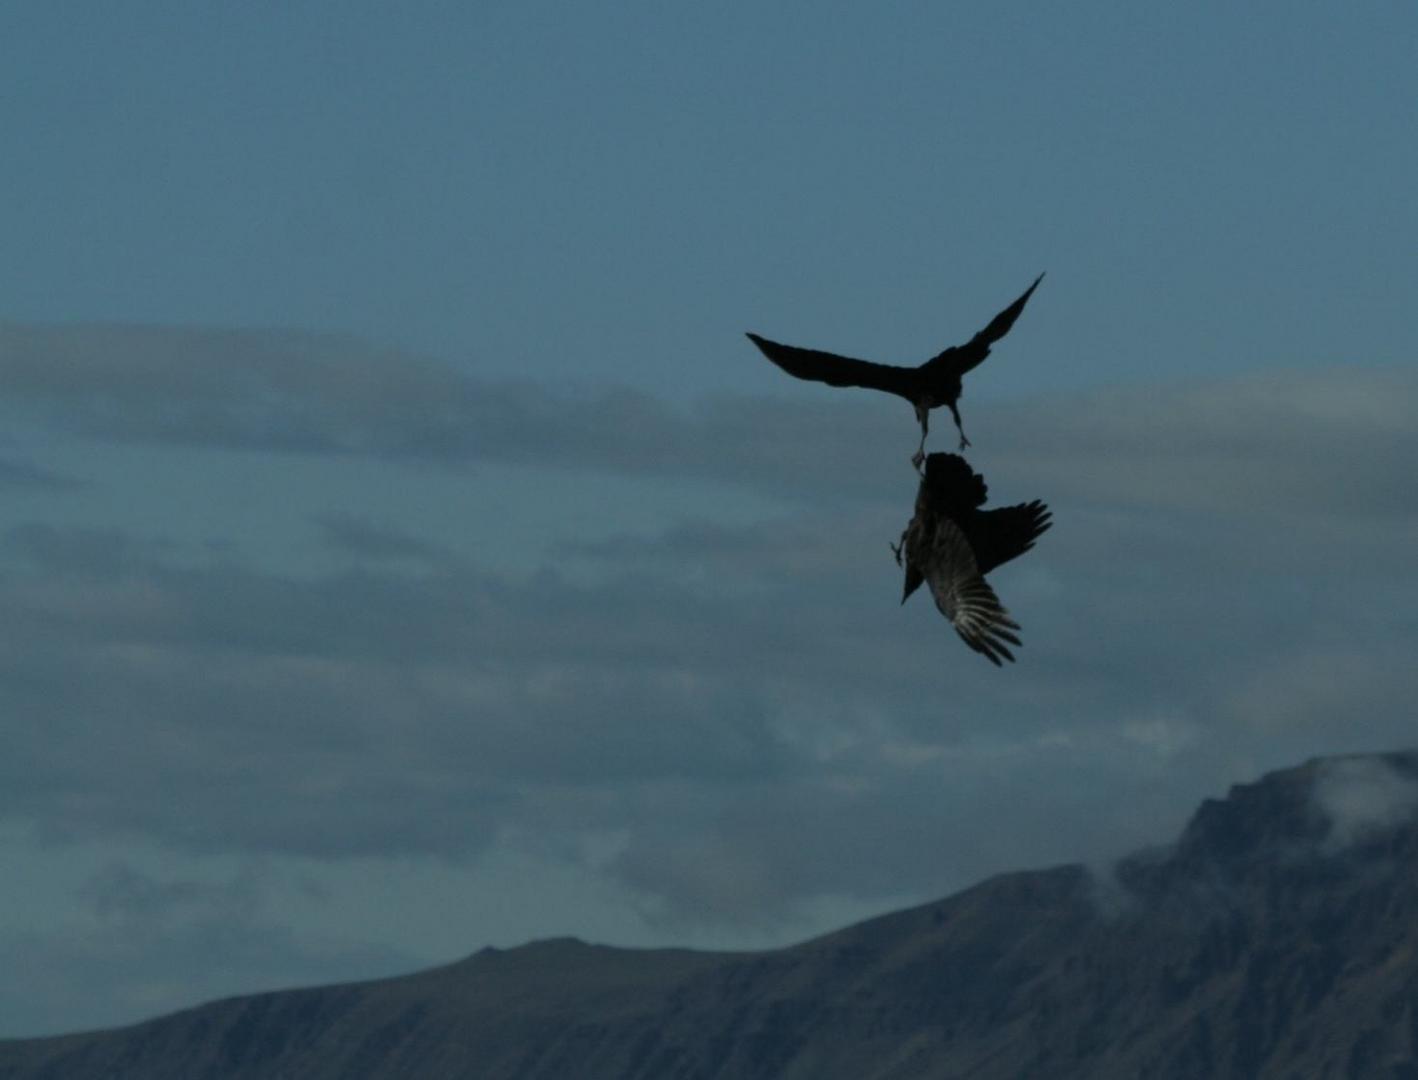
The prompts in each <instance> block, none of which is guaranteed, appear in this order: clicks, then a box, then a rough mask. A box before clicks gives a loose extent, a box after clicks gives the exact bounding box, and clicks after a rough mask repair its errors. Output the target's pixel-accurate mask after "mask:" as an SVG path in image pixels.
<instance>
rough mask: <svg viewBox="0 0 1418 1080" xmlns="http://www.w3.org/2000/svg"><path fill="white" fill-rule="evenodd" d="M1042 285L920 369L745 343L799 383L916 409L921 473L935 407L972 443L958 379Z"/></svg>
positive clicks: (761, 340)
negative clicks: (891, 398) (878, 393)
mask: <svg viewBox="0 0 1418 1080" xmlns="http://www.w3.org/2000/svg"><path fill="white" fill-rule="evenodd" d="M1043 280H1044V275H1043V274H1040V275H1039V276H1038V277H1037V278H1035V279H1034V284H1033V285H1030V286H1029V288H1027V289H1025V290H1024V295H1023V296H1021V297H1020V298H1019V299H1018V300H1016V301H1015V302H1014V303H1012V304H1010V305H1009V307H1007V308H1005V309H1004V310H1003V311H1001V312H1000V313H999V314H998V315H996V316H995V317H994V318H993V319H992V320H990V325H989V326H987V327H985V328H984V329H983V330H981V331H980V332H979V333H978V334H976V335H975V336H974V337H972V338H971V339H970V340H969V341H967V342H966V343H965V344H964V345H952V346H951V347H950V348H948V349H946V350H945V351H944V352H942V353H939V354H937V355H936V356H933V357H931V359H929V360H927V361H926V362H925V363H924V364H922V365H920V366H919V367H913V368H912V367H896V366H894V365H892V364H878V363H874V362H872V361H870V360H853V359H851V358H850V357H847V356H837V355H835V354H834V353H829V352H819V351H818V350H816V349H800V348H798V347H797V346H796V345H782V344H779V343H778V342H776V341H769V340H768V339H767V338H765V337H759V336H758V335H757V334H749V335H748V339H749V340H750V341H752V342H753V343H754V344H755V345H757V346H758V347H759V349H760V350H762V352H763V355H764V356H766V357H768V359H770V360H772V361H773V363H775V364H777V365H778V366H779V367H780V368H782V369H783V370H784V371H786V372H787V373H788V374H789V375H793V376H796V377H797V378H799V379H810V380H812V381H813V382H822V383H826V384H827V385H828V386H864V387H866V388H867V389H869V390H885V391H886V392H887V393H888V394H897V395H899V396H900V397H903V398H905V399H906V400H907V401H909V402H910V403H911V404H912V405H914V406H915V407H916V419H917V421H919V422H920V425H921V445H920V446H919V447H918V448H917V450H916V453H915V456H914V457H912V458H911V462H912V464H914V465H915V466H916V467H917V468H920V466H921V462H922V460H924V458H925V456H926V435H927V434H928V433H929V431H930V412H931V410H932V409H934V408H936V407H937V406H939V405H945V406H946V407H948V408H949V409H950V415H951V416H953V417H954V418H955V427H956V428H957V430H959V432H960V449H962V450H964V449H965V448H966V447H967V446H969V445H970V440H969V439H967V438H966V437H965V428H964V426H963V425H962V424H961V423H960V409H959V408H958V406H957V405H956V402H958V401H959V400H960V391H961V386H960V380H961V378H962V377H963V376H964V374H965V373H966V372H967V371H970V370H972V369H973V368H975V367H976V366H978V365H979V364H980V362H981V361H983V360H984V359H985V357H987V356H989V355H990V346H991V345H993V344H994V343H995V342H996V341H998V340H999V339H1000V338H1002V337H1004V336H1005V334H1007V333H1009V328H1010V327H1011V326H1013V325H1014V320H1015V319H1017V318H1019V313H1020V312H1021V311H1023V310H1024V305H1025V304H1026V303H1028V302H1029V297H1030V296H1032V295H1033V294H1034V290H1035V289H1037V288H1038V287H1039V282H1041V281H1043Z"/></svg>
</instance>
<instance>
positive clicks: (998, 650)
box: [921, 520, 1022, 667]
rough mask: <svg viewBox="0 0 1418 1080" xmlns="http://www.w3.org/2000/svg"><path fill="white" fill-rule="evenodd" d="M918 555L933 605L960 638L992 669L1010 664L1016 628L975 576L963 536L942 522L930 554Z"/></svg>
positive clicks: (982, 580) (1016, 642) (971, 555)
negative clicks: (1003, 663) (933, 601)
mask: <svg viewBox="0 0 1418 1080" xmlns="http://www.w3.org/2000/svg"><path fill="white" fill-rule="evenodd" d="M921 554H922V555H923V556H924V557H923V559H922V561H921V565H922V566H923V569H924V572H925V576H926V581H927V582H928V583H929V584H930V587H931V594H932V595H933V596H934V597H935V606H936V607H937V608H939V609H940V613H941V614H942V615H944V616H945V617H946V618H947V619H949V620H950V625H951V626H953V627H955V632H956V633H957V634H959V635H960V639H961V640H962V641H963V642H965V644H966V645H968V646H970V648H972V649H974V650H975V651H976V652H977V653H980V654H981V655H982V656H984V657H985V659H987V660H989V661H990V663H992V664H994V665H995V666H996V667H1000V666H1001V663H1000V658H1001V657H1003V658H1004V659H1005V660H1009V661H1011V662H1013V660H1014V654H1013V653H1012V652H1010V651H1009V646H1010V645H1015V646H1018V645H1020V644H1022V643H1021V642H1020V640H1019V638H1018V637H1017V636H1016V635H1015V633H1014V631H1016V630H1018V629H1019V624H1018V623H1017V622H1015V621H1014V620H1013V619H1011V618H1010V617H1009V612H1008V611H1006V610H1005V607H1004V605H1003V604H1001V603H1000V599H999V597H998V596H996V595H995V591H994V590H993V589H992V588H990V586H989V583H988V582H987V581H986V580H985V578H984V575H983V574H982V573H981V572H980V568H979V566H978V564H977V563H976V562H975V555H974V553H973V552H972V551H971V550H970V544H969V542H968V541H967V540H966V538H965V534H964V533H963V532H961V531H960V529H959V528H958V527H957V526H956V525H955V523H954V522H951V521H948V520H945V521H942V522H941V523H940V525H939V526H938V527H937V529H936V530H935V535H934V537H933V538H932V543H931V550H930V551H929V552H923V553H921Z"/></svg>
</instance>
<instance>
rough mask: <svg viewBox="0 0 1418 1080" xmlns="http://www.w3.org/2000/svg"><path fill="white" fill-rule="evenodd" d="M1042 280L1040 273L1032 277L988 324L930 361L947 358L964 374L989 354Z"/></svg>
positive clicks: (960, 373) (958, 372)
mask: <svg viewBox="0 0 1418 1080" xmlns="http://www.w3.org/2000/svg"><path fill="white" fill-rule="evenodd" d="M1043 280H1044V275H1043V274H1040V275H1039V276H1038V277H1036V278H1035V279H1034V284H1033V285H1030V286H1029V288H1027V289H1025V290H1024V295H1022V296H1021V297H1020V298H1019V299H1018V300H1016V301H1015V302H1014V303H1012V304H1010V305H1009V307H1007V308H1005V309H1004V310H1003V311H1001V312H1000V313H999V314H998V315H996V316H995V317H994V318H993V319H991V320H990V325H989V326H987V327H985V328H984V329H983V330H981V331H980V332H979V333H978V334H976V335H975V336H974V337H972V338H971V339H970V340H969V341H967V342H966V343H965V344H964V345H956V346H952V347H951V348H949V349H946V350H945V351H944V352H942V353H940V354H938V355H937V356H935V357H933V358H932V360H931V361H930V362H931V363H935V362H936V361H943V360H947V359H948V360H949V362H950V367H951V368H952V369H953V370H954V371H955V373H956V374H957V375H964V374H965V373H966V372H967V371H972V370H973V369H975V368H976V367H978V366H979V365H980V364H981V363H982V362H983V361H984V359H985V357H987V356H989V355H990V346H991V345H993V344H994V343H995V342H996V341H998V340H999V339H1000V338H1002V337H1004V336H1005V334H1007V333H1009V331H1010V328H1011V327H1012V326H1013V325H1014V322H1015V320H1016V319H1018V318H1019V315H1020V313H1021V312H1022V311H1023V310H1024V305H1025V304H1027V303H1029V298H1030V297H1031V296H1033V295H1034V290H1035V289H1037V288H1038V287H1039V282H1041V281H1043Z"/></svg>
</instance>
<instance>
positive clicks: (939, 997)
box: [0, 752, 1418, 1080]
mask: <svg viewBox="0 0 1418 1080" xmlns="http://www.w3.org/2000/svg"><path fill="white" fill-rule="evenodd" d="M1415 808H1418V752H1415V753H1403V754H1388V755H1373V756H1362V757H1347V758H1325V759H1318V760H1314V761H1310V762H1308V763H1306V764H1305V765H1302V766H1300V767H1298V768H1295V769H1289V770H1284V771H1281V772H1276V773H1271V774H1269V775H1267V776H1266V777H1264V778H1262V779H1261V780H1260V781H1258V782H1256V783H1253V784H1247V785H1239V786H1237V787H1234V788H1233V789H1232V790H1231V792H1230V793H1229V794H1228V795H1227V797H1226V798H1225V799H1222V800H1208V801H1207V802H1205V803H1204V804H1203V805H1202V806H1201V808H1200V809H1199V810H1198V811H1197V813H1196V814H1195V815H1194V816H1193V818H1192V820H1191V822H1190V823H1189V824H1188V826H1187V828H1186V829H1185V831H1184V832H1183V834H1182V836H1181V837H1180V839H1179V840H1178V842H1177V843H1176V844H1175V845H1173V846H1171V847H1170V848H1166V849H1159V850H1156V851H1152V852H1146V853H1141V854H1138V855H1136V856H1133V857H1130V858H1128V859H1125V860H1123V861H1122V862H1121V863H1119V864H1118V866H1117V867H1116V868H1115V871H1114V874H1113V876H1112V878H1110V879H1102V878H1100V877H1099V876H1097V875H1095V874H1093V873H1090V872H1089V871H1088V870H1086V869H1084V868H1082V867H1079V866H1063V867H1057V868H1054V869H1050V870H1043V871H1032V872H1024V873H1015V874H1007V875H1003V876H1000V877H996V878H992V879H990V880H988V881H986V882H983V883H982V884H980V885H977V886H975V887H974V888H971V889H968V890H966V891H965V892H962V893H959V894H957V895H955V896H952V897H950V898H948V899H945V900H942V901H939V902H936V903H931V904H925V905H922V906H920V907H916V908H912V909H909V910H906V911H901V912H896V913H893V914H890V915H885V916H882V917H879V918H876V919H871V920H869V921H867V922H863V923H859V924H857V925H855V926H851V927H848V928H846V929H844V930H840V931H837V932H835V933H832V934H828V935H826V936H824V937H820V938H816V939H813V940H811V941H807V942H804V943H802V944H799V945H795V946H792V947H790V948H785V949H778V950H773V951H768V952H754V953H711V952H697V951H691V950H681V949H656V950H632V949H619V948H609V947H605V946H596V945H587V944H585V943H582V942H580V941H577V940H574V939H556V940H550V941H539V942H534V943H532V944H530V945H526V946H523V947H521V948H516V949H510V950H494V949H484V950H482V951H481V952H478V953H476V954H474V955H472V956H470V957H468V958H467V959H465V960H462V961H459V962H457V963H454V964H450V965H448V966H445V967H440V968H435V969H433V970H430V971H424V972H420V973H417V974H414V975H409V976H404V977H401V978H394V979H384V980H379V981H374V982H365V983H353V984H348V985H342V986H331V987H322V988H315V989H307V990H293V991H283V992H279V993H270V994H257V995H253V996H249V997H242V998H234V999H230V1000H226V1001H219V1002H214V1003H212V1004H208V1005H204V1006H201V1007H199V1008H195V1009H189V1010H186V1011H183V1012H180V1013H175V1014H173V1015H170V1016H166V1017H162V1018H159V1019H156V1020H152V1021H149V1022H147V1023H143V1024H138V1025H134V1026H132V1027H126V1028H121V1029H116V1030H113V1031H105V1032H95V1033H88V1034H80V1035H69V1036H62V1037H57V1038H48V1039H27V1040H9V1041H0V1080H39V1078H48V1080H60V1078H62V1080H89V1078H93V1080H97V1078H99V1077H103V1078H105V1080H121V1078H142V1080H167V1078H172V1080H179V1078H180V1080H246V1078H257V1077H260V1078H263V1080H270V1078H275V1077H301V1078H302V1080H320V1078H324V1077H342V1078H377V1080H382V1078H385V1077H415V1076H417V1077H439V1078H458V1077H478V1078H480V1080H486V1078H500V1077H504V1078H518V1080H535V1078H548V1080H550V1078H557V1080H562V1078H587V1080H596V1078H616V1080H635V1078H644V1080H651V1078H654V1080H662V1078H674V1077H679V1078H686V1080H688V1078H695V1080H711V1078H713V1080H730V1078H733V1080H738V1078H760V1077H761V1078H767V1077H783V1078H803V1080H807V1078H813V1080H834V1078H838V1077H840V1078H843V1080H846V1078H851V1080H867V1078H883V1080H885V1078H908V1077H909V1078H914V1077H966V1076H968V1077H980V1078H993V1077H1051V1078H1069V1077H1080V1078H1081V1077H1088V1078H1106V1077H1139V1078H1140V1077H1148V1078H1170V1077H1178V1078H1183V1077H1184V1078H1191V1077H1198V1078H1200V1077H1275V1078H1285V1080H1291V1078H1294V1080H1300V1078H1303V1080H1313V1078H1326V1077H1383V1078H1386V1080H1418V822H1415V819H1414V814H1413V812H1414V810H1415Z"/></svg>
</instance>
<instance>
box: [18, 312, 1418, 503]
mask: <svg viewBox="0 0 1418 1080" xmlns="http://www.w3.org/2000/svg"><path fill="white" fill-rule="evenodd" d="M741 346H742V343H740V342H737V341H736V342H732V343H726V345H725V349H726V351H728V350H734V349H737V350H739V351H745V348H741ZM751 360H752V357H750V356H747V355H745V356H744V358H743V362H745V363H747V362H749V361H751ZM0 382H3V383H4V384H5V385H6V388H7V392H6V401H5V403H4V405H5V407H8V408H10V409H12V410H18V411H22V412H23V414H24V415H25V416H26V417H28V418H30V419H33V418H35V417H41V418H43V419H44V420H45V421H46V422H47V423H49V424H51V425H54V426H57V427H59V428H61V429H63V430H67V431H72V432H75V433H79V434H82V435H84V436H86V437H89V438H94V439H100V440H116V441H123V442H135V443H157V444H177V445H196V446H214V447H227V448H232V449H244V450H274V451H284V452H290V453H307V454H339V455H367V456H376V457H380V458H387V459H392V460H405V461H410V462H426V463H439V464H444V465H449V466H465V465H469V464H473V463H478V462H482V463H501V464H522V465H538V466H546V467H549V468H559V469H591V470H605V471H613V472H622V473H628V474H635V475H647V474H648V475H668V476H676V475H678V476H684V477H686V478H690V479H696V478H697V479H715V480H722V481H725V482H730V483H734V484H740V485H744V486H747V487H752V488H758V489H763V490H767V491H771V492H774V493H777V494H783V493H794V492H796V493H803V494H806V493H809V492H810V493H812V494H814V495H815V496H819V497H820V496H822V495H831V496H832V497H836V498H842V497H851V498H854V499H858V500H860V499H871V498H878V497H880V492H881V491H882V490H883V489H888V490H893V491H894V490H895V489H897V488H899V487H901V486H902V485H903V480H902V477H903V476H905V475H906V473H905V472H904V471H903V469H902V468H901V466H900V464H899V461H900V460H903V459H904V457H906V456H909V451H910V446H909V445H908V444H909V438H903V437H902V436H901V433H902V432H909V429H910V425H909V412H908V411H907V410H906V409H905V406H904V405H899V403H897V402H895V401H886V400H878V399H877V398H876V397H873V396H868V395H861V396H857V397H855V398H853V399H852V400H851V401H845V400H842V399H841V397H840V395H839V396H837V397H823V396H820V395H809V394H806V393H804V394H800V395H797V396H793V397H789V396H785V397H784V398H782V399H751V398H741V397H739V398H736V397H731V396H723V397H718V398H712V399H708V400H704V401H701V402H698V403H695V404H693V405H692V406H691V407H689V408H685V407H684V406H683V405H681V404H678V403H677V404H674V405H671V404H667V403H665V402H661V401H658V400H655V399H653V398H649V397H646V396H645V395H643V394H639V393H637V392H635V391H631V390H627V389H588V388H585V387H581V388H575V389H572V390H564V391H551V390H548V389H547V388H545V387H543V386H540V385H538V384H536V383H534V382H531V381H506V380H488V379H483V378H479V377H477V376H475V375H471V374H468V373H466V372H464V371H462V370H460V369H455V368H452V367H448V366H446V365H442V364H438V363H435V362H433V361H429V360H426V359H422V358H419V357H414V356H410V355H407V354H404V353H400V352H398V351H395V350H391V349H383V350H381V349H375V348H371V347H369V346H366V345H362V344H360V343H358V342H356V341H352V340H349V339H345V338H340V337H334V336H322V335H314V334H299V333H293V332H286V331H211V330H197V329H191V330H186V329H173V328H164V327H122V326H86V327H75V328H61V327H41V326H27V325H18V324H0ZM898 405H899V407H898ZM974 407H975V408H976V410H977V411H978V412H979V413H980V415H981V419H980V420H979V421H978V422H977V426H978V427H979V428H980V429H981V431H982V432H988V431H998V432H1007V433H1008V438H1007V439H1006V438H1003V437H989V438H987V437H986V436H985V435H983V434H982V436H981V438H980V440H979V442H980V443H981V449H980V451H979V453H978V457H979V459H980V464H981V467H985V466H986V465H988V466H989V468H990V476H991V478H992V479H994V478H995V477H1001V478H1009V479H1011V480H1013V479H1015V478H1018V481H1019V482H1021V483H1027V484H1030V485H1033V486H1034V487H1037V488H1039V489H1040V490H1041V491H1047V492H1050V493H1052V494H1053V497H1055V498H1058V497H1060V496H1061V495H1064V496H1071V497H1077V498H1079V499H1086V500H1090V501H1093V502H1097V503H1101V504H1104V505H1118V504H1120V503H1121V504H1126V505H1139V504H1140V505H1148V506H1154V507H1158V508H1166V507H1175V508H1181V509H1187V510H1210V511H1213V512H1217V513H1233V512H1246V513H1286V514H1322V515H1326V514H1327V515H1338V514H1355V515H1366V516H1390V517H1399V518H1405V519H1412V517H1413V515H1414V507H1415V506H1418V479H1415V478H1414V476H1413V473H1412V470H1411V469H1410V468H1408V463H1409V462H1411V461H1412V460H1414V459H1415V458H1418V431H1415V427H1414V425H1413V424H1412V423H1411V422H1410V418H1411V417H1412V416H1413V415H1415V412H1418V376H1415V375H1414V374H1413V373H1412V372H1409V371H1406V370H1395V369H1385V370H1368V369H1362V368H1343V369H1329V370H1317V371H1311V372H1301V373H1286V374H1267V375H1250V376H1244V377H1238V378H1235V379H1226V380H1207V381H1195V382H1178V383H1176V384H1175V385H1172V386H1156V385H1151V386H1146V387H1133V388H1123V389H1112V390H1105V391H1099V392H1095V393H1092V394H1089V395H1086V396H1075V397H1074V398H1072V399H1069V398H1062V399H1060V400H1058V401H1055V402H1053V403H1052V404H1051V405H1050V406H1049V407H1047V408H1045V407H1041V406H1040V405H1039V404H1036V403H1028V404H1023V405H1014V406H1001V405H996V406H994V407H989V406H987V405H985V406H974ZM903 416H904V417H905V418H904V419H903ZM937 441H939V440H937ZM903 448H904V450H905V453H904V454H903V452H902V451H903ZM1321 496H1323V497H1321Z"/></svg>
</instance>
